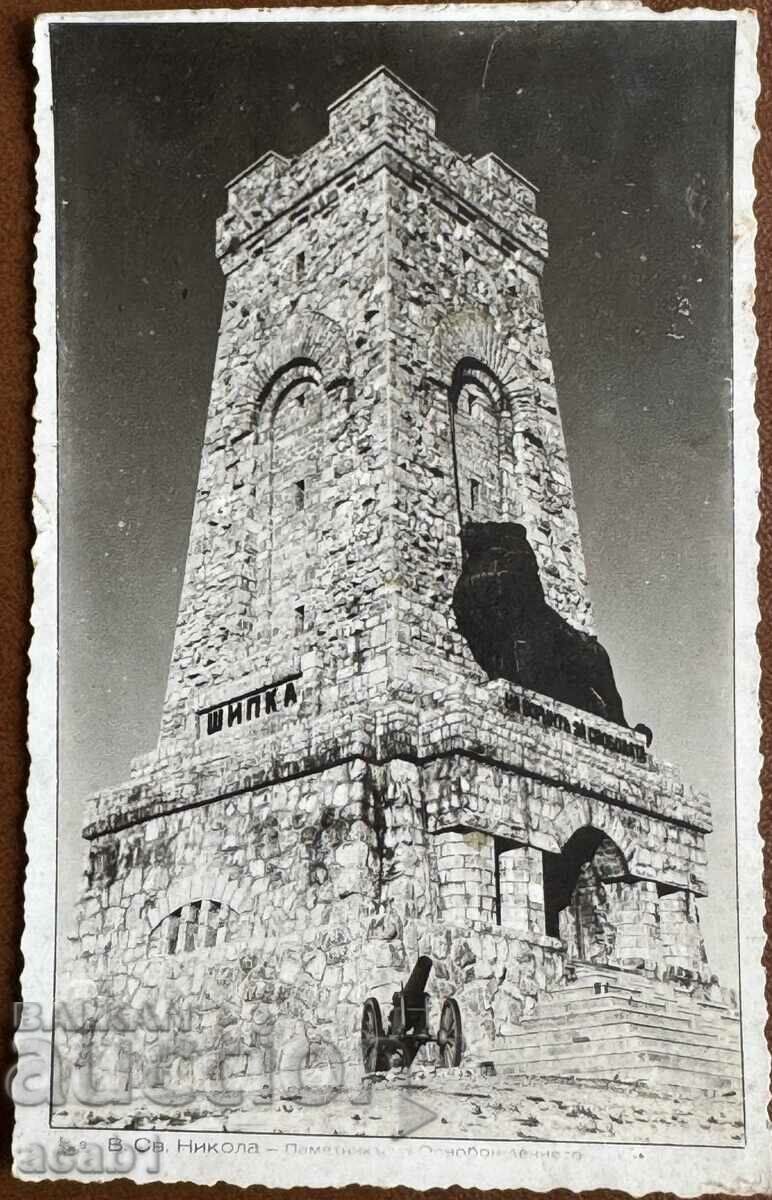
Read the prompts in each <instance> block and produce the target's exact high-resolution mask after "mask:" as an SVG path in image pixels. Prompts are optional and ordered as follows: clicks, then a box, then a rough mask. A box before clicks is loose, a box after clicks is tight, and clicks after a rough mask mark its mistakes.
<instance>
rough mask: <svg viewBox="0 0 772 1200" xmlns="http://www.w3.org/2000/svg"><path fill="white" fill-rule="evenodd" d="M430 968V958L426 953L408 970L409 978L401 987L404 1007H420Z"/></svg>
mask: <svg viewBox="0 0 772 1200" xmlns="http://www.w3.org/2000/svg"><path fill="white" fill-rule="evenodd" d="M431 969H432V960H431V959H430V958H429V956H428V954H422V955H421V956H420V957H419V958H418V960H417V962H416V965H415V966H414V967H413V970H412V971H411V972H410V978H409V979H408V981H407V983H406V984H405V986H404V988H403V995H404V997H405V1007H406V1008H420V1006H421V1005H422V1004H423V999H424V992H425V991H426V982H427V980H428V978H429V973H430V971H431Z"/></svg>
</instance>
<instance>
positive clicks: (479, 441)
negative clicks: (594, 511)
mask: <svg viewBox="0 0 772 1200" xmlns="http://www.w3.org/2000/svg"><path fill="white" fill-rule="evenodd" d="M448 405H449V416H450V431H451V439H452V443H453V445H452V451H453V466H454V475H455V487H456V504H457V509H458V516H459V522H460V524H461V525H462V526H463V525H464V524H466V523H467V522H468V521H507V520H512V519H514V518H515V517H516V516H517V515H519V508H518V504H517V495H516V489H515V474H514V472H515V463H514V454H513V447H512V417H511V413H510V411H509V405H508V401H507V398H506V394H505V391H504V389H503V387H502V385H501V383H500V381H499V379H498V378H497V377H496V375H495V374H494V372H493V371H491V370H490V368H489V367H487V366H486V365H485V364H484V363H483V362H482V361H480V360H478V359H475V358H468V357H467V358H462V359H460V360H459V362H458V363H457V365H456V368H455V370H454V371H453V377H452V380H451V383H450V387H449V388H448Z"/></svg>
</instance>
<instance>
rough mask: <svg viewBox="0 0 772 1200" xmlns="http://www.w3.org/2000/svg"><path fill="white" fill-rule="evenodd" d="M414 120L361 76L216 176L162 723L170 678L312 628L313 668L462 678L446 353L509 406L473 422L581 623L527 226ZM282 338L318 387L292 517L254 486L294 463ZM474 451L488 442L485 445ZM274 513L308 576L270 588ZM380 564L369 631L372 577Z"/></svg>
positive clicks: (177, 688) (169, 721) (181, 692)
mask: <svg viewBox="0 0 772 1200" xmlns="http://www.w3.org/2000/svg"><path fill="white" fill-rule="evenodd" d="M433 130H434V121H433V116H432V114H431V112H430V110H429V108H428V106H426V104H425V103H424V102H423V101H421V100H420V98H418V97H415V96H414V95H413V94H411V93H410V92H409V90H408V89H406V88H405V87H404V85H401V84H399V83H398V82H397V81H395V80H393V79H392V78H391V77H390V76H389V75H388V73H386V72H380V73H377V74H376V75H375V77H374V78H372V79H371V80H370V81H368V82H366V83H365V84H364V85H363V86H362V87H360V88H359V89H355V91H354V92H353V93H352V94H351V95H349V96H348V97H345V98H344V99H343V100H342V101H341V102H339V103H338V104H336V105H334V106H333V109H332V112H331V121H330V135H329V137H328V138H326V139H324V140H323V141H322V142H320V143H319V144H318V145H317V146H315V147H312V148H311V149H310V150H308V151H307V152H306V153H305V154H303V155H301V157H300V158H299V159H298V160H296V161H295V162H293V163H290V162H288V161H286V160H284V159H281V157H280V156H278V155H275V154H272V155H268V156H266V157H265V158H264V159H263V160H261V161H260V162H259V163H258V164H256V165H255V167H254V168H252V169H250V170H249V171H247V172H245V174H244V175H243V176H242V177H240V178H239V179H238V180H236V181H235V182H234V183H233V184H232V185H231V187H230V189H229V210H228V214H227V217H226V218H225V219H224V222H223V224H222V226H221V230H220V238H219V252H220V254H221V256H222V262H223V267H224V270H225V271H226V275H227V282H226V294H225V301H224V307H223V321H222V326H221V330H220V342H219V347H218V355H217V361H216V365H215V373H214V382H213V388H212V399H211V404H210V413H209V419H208V424H207V431H206V436H205V445H204V452H203V456H202V466H201V475H200V479H199V486H198V491H197V499H196V510H195V514H194V520H193V528H192V533H191V541H190V552H189V557H188V565H187V570H186V577H185V582H184V586H183V593H182V598H181V604H180V616H179V621H178V628H177V634H176V638H175V646H174V651H173V655H172V664H171V670H170V678H169V686H168V692H167V703H166V708H165V713H164V720H163V733H164V737H169V736H172V735H174V736H177V735H180V734H181V733H184V732H187V733H190V732H191V721H192V717H191V708H192V705H191V703H190V695H191V693H193V694H194V695H195V694H199V695H200V694H201V693H203V692H207V693H208V695H207V698H209V693H211V691H212V688H214V687H216V686H218V684H219V683H220V682H222V683H223V684H225V683H230V682H232V681H233V680H234V679H235V678H238V677H239V676H241V675H245V674H246V673H248V672H249V671H252V672H255V671H257V670H263V671H264V672H265V673H266V674H268V675H271V674H272V673H277V672H281V671H284V670H287V669H290V668H291V667H292V666H293V664H294V665H295V666H296V665H297V664H298V662H299V661H300V660H301V659H302V657H303V653H304V651H307V650H308V649H309V647H311V646H313V647H314V649H315V651H316V663H315V667H316V668H317V669H318V670H319V671H320V672H322V671H324V673H325V677H326V679H327V681H328V682H329V683H331V684H334V683H335V682H336V681H338V680H340V681H341V682H344V681H345V682H346V683H348V682H349V679H350V675H351V674H352V672H351V663H352V661H353V662H354V663H355V668H354V671H353V674H361V669H360V668H361V661H362V657H363V656H364V657H365V658H367V659H368V667H369V669H370V671H371V672H372V682H373V687H374V688H375V687H377V686H378V685H379V684H380V685H382V684H383V683H384V682H385V680H386V676H387V667H386V662H387V659H386V657H384V656H385V655H386V653H387V647H388V646H391V653H390V656H389V659H390V661H389V666H388V674H389V675H390V676H391V677H392V679H393V678H394V677H395V676H396V677H398V678H402V677H403V676H404V673H405V672H404V670H403V669H402V667H401V666H400V659H401V658H402V657H404V656H405V655H406V656H407V657H408V658H409V659H410V666H411V669H414V674H415V679H416V680H421V679H422V678H423V679H424V680H425V682H426V683H428V682H429V681H430V680H431V678H432V676H433V675H434V678H435V679H436V678H439V677H442V676H443V675H447V676H448V678H452V677H454V676H455V677H458V674H459V672H462V673H463V672H469V671H472V672H475V673H479V672H478V671H477V669H476V667H475V664H474V662H473V660H472V658H471V655H470V653H469V651H468V648H467V647H466V645H465V643H464V642H463V639H462V638H461V637H460V635H459V634H458V631H457V630H456V628H455V621H454V620H453V617H452V613H451V610H450V596H451V593H452V589H453V585H454V583H455V579H456V577H457V575H458V570H459V567H460V562H459V547H458V528H457V520H456V518H455V514H454V510H453V495H452V477H451V470H450V460H451V447H450V443H449V438H448V423H447V405H446V403H445V390H444V389H445V387H446V386H447V383H448V382H449V378H450V372H451V371H452V366H453V362H452V361H451V358H449V355H451V357H452V354H453V353H455V352H457V351H461V350H462V349H463V353H472V354H475V355H476V356H478V357H480V358H481V359H482V360H483V361H484V362H485V363H486V364H487V365H488V366H489V367H490V368H491V369H492V370H493V371H494V372H496V373H497V376H498V377H499V379H500V383H501V385H502V389H503V390H502V391H501V395H500V397H499V399H498V400H497V404H499V403H500V404H502V405H504V406H505V407H508V408H509V409H511V413H510V414H508V415H507V416H506V417H505V418H504V419H503V420H504V422H505V423H506V431H505V432H503V426H502V429H500V430H498V431H496V430H495V429H494V430H493V434H494V437H496V438H497V439H498V441H499V442H500V441H501V438H502V437H505V438H506V440H507V441H508V442H511V445H512V451H511V452H512V454H513V456H514V485H513V486H514V490H515V492H517V493H519V494H520V497H521V508H522V514H521V515H522V519H523V520H524V522H525V524H526V526H527V528H528V532H529V536H530V538H531V541H532V544H533V546H534V549H535V551H536V554H537V557H538V559H539V562H540V567H541V570H542V575H543V582H544V585H545V590H546V592H547V596H548V599H549V600H550V602H551V603H553V604H554V606H555V607H556V608H557V609H558V611H560V612H561V613H562V614H563V615H565V616H566V617H567V618H568V619H569V620H571V621H573V623H574V624H577V625H579V626H580V627H587V626H589V624H590V621H591V615H590V608H589V600H588V597H587V588H586V577H585V572H584V564H583V560H582V552H581V545H580V541H579V533H578V527H577V523H576V516H575V513H574V508H573V499H572V493H571V485H570V478H569V475H568V467H567V462H566V455H565V446H564V442H563V436H562V430H561V427H560V420H559V416H558V413H557V405H556V400H555V393H554V386H553V380H552V371H551V365H550V360H549V349H548V345H547V341H546V334H545V330H544V319H543V314H542V311H541V300H540V292H539V274H540V272H541V269H542V265H543V259H544V256H545V254H546V238H545V233H544V223H543V222H542V221H541V220H540V219H539V218H538V217H536V216H535V215H534V214H533V211H532V210H533V192H532V191H531V190H530V189H529V188H528V187H527V186H526V185H524V184H523V182H522V181H520V180H519V179H518V178H517V176H516V173H514V172H511V171H509V170H508V169H507V168H506V167H505V166H504V165H503V164H499V163H498V162H497V160H495V158H493V157H492V156H488V158H486V159H484V160H481V161H480V163H479V165H478V166H477V167H474V166H471V165H470V164H469V163H467V162H465V161H464V160H463V159H462V158H461V157H460V156H458V155H457V154H455V153H454V152H453V151H452V150H450V149H449V148H448V147H446V146H444V145H443V144H442V143H441V142H440V141H438V139H436V138H435V136H434V132H433ZM297 357H304V358H307V359H309V360H315V361H316V364H317V366H318V368H319V369H318V371H317V372H316V376H315V382H316V384H317V385H320V386H321V387H328V388H329V387H330V385H331V384H333V383H336V384H337V385H338V386H337V388H336V389H334V390H333V391H332V392H330V393H329V394H327V395H325V396H322V397H321V400H320V404H321V409H322V412H323V416H322V418H321V421H320V423H319V426H318V428H317V430H316V431H315V433H314V434H313V435H312V434H311V431H310V430H308V429H307V430H306V431H305V434H306V436H305V437H304V436H303V429H302V427H301V425H298V431H297V439H296V440H297V458H298V469H300V468H301V467H302V469H303V470H304V471H306V473H307V477H308V482H309V484H310V487H309V492H308V498H307V509H306V510H305V512H304V514H298V513H295V514H293V513H292V509H291V499H290V500H289V501H288V499H287V496H286V494H282V495H279V494H278V493H277V494H276V495H274V491H275V489H276V488H277V487H279V485H280V484H283V485H284V490H285V492H286V491H287V489H291V487H292V486H293V485H294V483H295V482H296V481H295V480H294V479H292V478H290V479H286V478H285V476H284V473H283V471H281V470H280V469H277V461H276V456H275V439H274V438H272V436H271V429H270V424H271V422H270V416H271V413H272V412H273V404H274V397H273V396H269V397H268V399H267V400H266V392H270V385H271V381H272V378H273V376H274V375H275V372H276V371H277V370H278V369H279V368H281V367H282V366H284V365H286V364H287V362H288V361H290V360H291V359H293V358H297ZM427 389H428V391H427ZM313 440H315V442H316V445H317V447H318V451H317V453H316V454H310V453H309V444H310V442H311V441H313ZM467 440H468V441H469V439H467ZM495 449H496V455H497V456H498V452H499V448H498V446H497V447H496V448H495ZM285 450H286V453H285V456H284V457H285V459H288V460H291V457H292V455H291V449H290V448H289V446H285ZM463 451H464V447H463V446H462V447H461V452H462V453H463ZM314 457H315V458H316V461H313V462H312V461H310V459H311V458H314ZM473 457H475V454H474V452H473ZM476 457H477V458H479V459H480V461H481V462H483V461H484V460H486V459H487V458H488V453H487V447H486V445H485V444H484V440H483V442H481V445H480V447H478V450H477V452H476ZM470 467H471V469H472V470H474V469H475V464H470ZM304 478H305V476H304ZM272 484H273V488H272ZM498 507H499V510H500V515H501V516H507V515H510V506H509V505H508V504H507V505H501V504H499V505H498ZM285 518H286V520H285ZM287 521H289V522H290V523H291V524H292V525H293V526H294V525H297V526H298V527H302V531H301V532H299V533H297V536H296V537H295V542H296V548H297V551H298V555H297V556H298V558H299V559H300V560H301V561H302V562H303V563H304V564H305V566H304V567H303V573H305V574H306V576H308V578H307V580H304V581H303V586H301V587H299V588H298V589H297V594H296V595H295V596H283V597H280V598H279V599H278V600H277V598H276V596H275V595H274V594H273V593H272V589H271V586H270V581H271V578H272V573H271V572H272V567H271V560H272V557H273V554H274V553H275V551H276V546H277V542H281V544H282V545H284V544H285V542H284V539H287V538H292V537H293V536H294V533H293V529H292V528H288V527H287ZM394 538H395V539H396V543H395V544H394V548H393V550H392V549H391V548H390V546H391V540H392V539H394ZM303 542H304V543H305V544H304V545H301V544H300V543H303ZM336 556H337V557H336ZM285 558H286V555H285ZM352 558H353V559H354V560H355V561H351V559H352ZM389 558H392V559H393V561H392V562H391V564H390V566H387V565H386V564H387V561H388V559H389ZM427 571H428V577H427ZM384 572H385V574H384ZM395 573H396V574H398V576H399V579H400V598H399V600H396V599H395V600H394V603H395V605H396V606H397V607H398V612H397V614H396V615H397V621H396V628H387V626H386V623H385V619H384V615H383V609H384V605H385V604H386V603H387V601H386V599H385V596H384V593H383V590H382V589H381V588H380V586H379V583H380V582H381V581H382V578H386V577H387V576H388V577H390V576H391V575H394V574H395ZM285 574H287V575H289V572H285ZM303 592H308V593H310V595H309V596H305V595H303V594H301V593H303ZM343 596H345V598H346V604H347V608H346V610H345V611H341V600H340V597H343ZM306 600H309V602H308V603H306ZM277 604H278V606H279V608H281V610H282V612H283V613H284V617H283V618H282V620H280V621H279V622H278V624H277V620H276V612H277V607H276V606H277ZM267 606H268V607H267ZM271 606H273V607H271ZM298 606H300V607H302V608H304V610H305V613H306V616H307V617H308V618H309V621H308V622H307V624H310V623H311V622H314V624H313V628H312V629H310V628H307V629H306V636H305V638H304V639H300V640H299V639H298V638H297V637H295V636H293V633H294V631H293V630H292V629H290V628H289V627H288V622H289V620H290V619H291V617H292V614H293V613H294V610H295V608H296V607H298ZM271 632H272V633H273V635H274V636H273V641H272V642H271V640H270V638H269V635H270V633H271ZM218 698H219V697H218Z"/></svg>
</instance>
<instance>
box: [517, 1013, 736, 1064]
mask: <svg viewBox="0 0 772 1200" xmlns="http://www.w3.org/2000/svg"><path fill="white" fill-rule="evenodd" d="M621 1036H638V1037H641V1038H655V1039H656V1040H658V1041H660V1042H662V1043H664V1044H666V1045H667V1046H700V1047H704V1048H705V1049H712V1050H723V1051H726V1052H727V1053H729V1054H731V1055H733V1056H734V1055H737V1059H738V1062H739V1053H740V1050H739V1040H738V1038H733V1039H732V1038H729V1037H721V1038H719V1037H716V1036H712V1035H711V1034H710V1032H706V1031H702V1030H691V1029H688V1030H685V1029H679V1028H675V1029H672V1028H667V1027H666V1026H663V1024H662V1023H661V1022H660V1023H655V1022H653V1021H647V1020H643V1021H642V1020H638V1019H636V1017H635V1016H632V1017H631V1016H630V1015H627V1014H626V1015H624V1016H622V1015H620V1016H619V1017H618V1018H615V1019H614V1020H610V1021H604V1022H603V1024H602V1025H600V1024H599V1025H584V1026H569V1027H567V1028H566V1027H564V1028H562V1029H561V1028H550V1029H549V1030H545V1029H544V1028H543V1027H542V1025H541V1023H540V1022H539V1021H538V1020H536V1021H530V1022H529V1023H528V1025H526V1023H525V1022H523V1023H522V1025H521V1027H520V1029H519V1030H518V1031H517V1032H515V1033H511V1034H507V1036H506V1038H504V1037H502V1038H501V1039H500V1045H499V1046H497V1050H498V1049H499V1048H500V1049H501V1050H505V1049H507V1050H508V1049H515V1048H517V1049H519V1048H520V1047H525V1046H547V1045H561V1046H562V1045H566V1046H571V1045H586V1044H587V1043H588V1042H590V1043H593V1042H599V1041H603V1040H604V1039H606V1038H616V1037H621Z"/></svg>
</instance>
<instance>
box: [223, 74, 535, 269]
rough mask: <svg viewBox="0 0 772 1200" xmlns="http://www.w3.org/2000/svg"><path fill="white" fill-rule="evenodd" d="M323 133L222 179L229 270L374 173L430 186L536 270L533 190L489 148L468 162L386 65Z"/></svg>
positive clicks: (350, 95) (346, 100) (441, 202)
mask: <svg viewBox="0 0 772 1200" xmlns="http://www.w3.org/2000/svg"><path fill="white" fill-rule="evenodd" d="M329 113H330V123H329V134H328V136H327V137H326V138H323V139H322V140H321V141H320V142H317V143H316V145H314V146H311V147H310V148H309V149H308V150H306V151H305V152H304V153H303V154H301V155H300V156H299V157H298V158H296V159H287V158H284V157H282V155H280V154H277V153H275V152H274V151H268V153H267V154H264V155H263V156H262V157H261V158H259V159H258V160H257V162H255V163H254V164H253V165H252V166H251V167H248V168H247V169H246V170H245V171H243V172H242V173H241V174H240V175H238V176H236V178H235V179H234V180H232V181H231V183H230V184H229V185H228V209H227V212H226V213H225V214H224V215H223V216H222V217H221V218H220V220H219V221H218V225H217V254H218V257H219V258H220V261H221V264H222V267H223V270H224V271H225V273H226V274H230V272H231V271H233V270H235V269H237V268H238V267H239V266H241V265H242V264H243V263H245V262H246V261H248V260H249V259H250V257H254V256H256V255H257V256H259V255H260V254H261V253H262V252H263V250H264V248H265V244H266V242H268V243H272V242H274V241H276V239H277V238H279V237H282V236H283V235H284V234H285V233H286V232H287V230H288V229H290V228H293V227H294V226H296V225H299V224H303V223H305V222H307V221H309V220H310V219H311V218H312V217H314V216H317V215H319V214H321V213H326V212H328V211H329V210H330V209H331V208H333V207H334V206H335V205H336V204H338V203H339V202H340V200H341V198H342V197H343V196H346V195H347V194H348V193H349V192H351V191H353V190H354V189H356V188H357V187H358V186H361V185H362V184H363V183H364V182H365V181H366V180H367V179H368V178H370V177H371V176H372V175H373V174H374V173H375V172H377V171H381V170H384V169H385V170H386V171H388V172H389V173H390V174H393V175H394V176H396V177H398V178H404V179H407V180H408V181H410V182H411V183H415V185H416V186H417V187H418V188H423V189H428V190H429V191H430V193H431V195H432V198H433V201H434V203H436V204H437V205H438V206H439V207H440V208H446V209H449V211H450V212H451V213H453V214H454V215H456V216H461V218H462V219H463V220H465V221H466V222H467V223H470V224H472V225H477V226H479V227H480V228H481V229H484V230H485V232H486V234H487V236H489V237H490V238H492V239H493V240H494V241H495V242H497V243H498V244H499V245H502V246H503V247H504V248H505V249H506V248H509V250H510V252H512V253H515V252H517V250H521V251H524V252H525V253H526V254H527V256H528V260H529V263H532V264H534V265H536V264H538V270H540V269H541V265H542V263H543V260H544V259H545V258H546V256H547V236H546V224H545V222H544V221H543V220H542V219H541V218H540V217H538V216H536V214H535V208H536V188H535V187H534V186H533V184H530V183H529V182H528V181H527V180H526V179H524V177H523V176H521V175H520V174H519V173H518V172H517V171H516V170H514V168H512V167H510V166H508V165H507V164H506V163H504V162H503V161H502V160H501V159H500V158H498V157H497V156H496V155H495V154H487V155H485V156H483V157H482V158H480V159H477V160H476V161H475V160H470V159H468V158H464V157H463V156H462V155H460V154H458V153H456V151H454V150H452V149H451V148H450V147H449V146H446V145H445V144H444V143H443V142H442V141H440V139H439V138H437V137H436V135H435V119H434V109H433V107H432V106H431V105H430V104H429V103H428V102H427V101H426V100H424V99H423V97H421V96H419V95H418V93H417V92H414V91H413V89H412V88H410V87H408V86H407V84H405V83H403V82H402V81H401V80H399V79H398V78H397V77H396V76H395V75H393V74H392V73H391V72H390V71H389V70H387V69H386V68H385V67H380V68H378V70H376V71H374V72H373V73H372V75H370V76H368V78H367V79H365V80H363V81H362V83H360V84H358V85H357V86H356V87H354V88H352V89H351V90H350V91H349V92H347V93H346V94H345V95H344V96H341V97H340V99H339V100H337V101H335V103H334V104H332V105H330V108H329Z"/></svg>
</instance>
